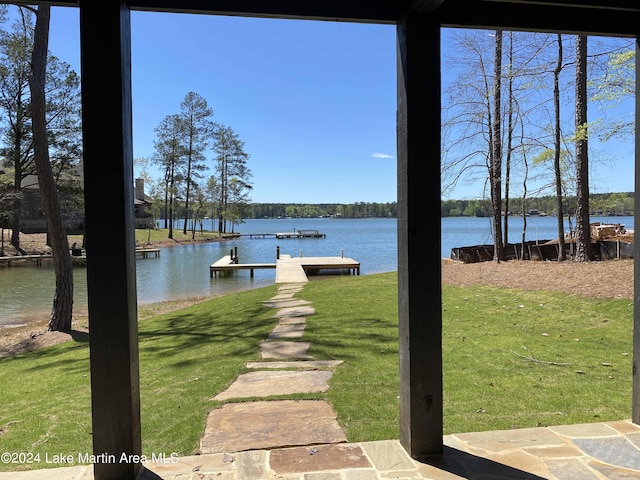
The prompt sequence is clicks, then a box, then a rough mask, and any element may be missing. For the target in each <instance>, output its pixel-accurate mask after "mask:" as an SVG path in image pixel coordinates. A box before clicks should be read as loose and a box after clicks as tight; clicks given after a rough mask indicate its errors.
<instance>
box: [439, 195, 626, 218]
mask: <svg viewBox="0 0 640 480" xmlns="http://www.w3.org/2000/svg"><path fill="white" fill-rule="evenodd" d="M556 201H557V199H556V197H555V196H552V195H547V196H543V197H538V198H535V197H531V198H527V199H526V202H525V203H524V205H525V207H524V208H523V207H522V205H523V202H522V198H514V199H511V203H510V205H511V208H510V209H509V213H510V214H511V215H522V214H542V215H544V214H548V215H556V214H557V211H558V209H557V206H556ZM633 202H634V193H633V192H618V193H592V194H591V195H590V196H589V206H590V211H591V214H592V215H600V216H619V215H633V211H634V207H633ZM577 205H578V202H577V198H576V197H575V196H571V197H565V198H564V202H563V214H564V215H570V216H575V214H576V209H577ZM440 212H441V216H442V217H462V216H464V217H490V216H491V214H492V210H491V200H490V199H488V198H487V199H480V200H445V201H443V202H442V203H441V204H440Z"/></svg>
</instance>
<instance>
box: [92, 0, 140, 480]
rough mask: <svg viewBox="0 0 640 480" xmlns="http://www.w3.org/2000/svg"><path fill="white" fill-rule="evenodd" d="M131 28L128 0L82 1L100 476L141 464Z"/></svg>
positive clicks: (122, 474) (128, 473) (132, 473)
mask: <svg viewBox="0 0 640 480" xmlns="http://www.w3.org/2000/svg"><path fill="white" fill-rule="evenodd" d="M130 29H131V26H130V12H129V9H128V7H127V3H126V2H125V1H123V0H120V1H117V0H116V1H108V2H96V1H94V0H82V1H81V2H80V41H81V62H82V63H81V70H82V107H83V117H82V121H83V131H84V179H85V185H84V187H85V209H86V210H85V212H86V220H85V224H86V227H85V228H86V243H87V246H86V249H87V291H88V306H89V330H90V337H89V338H90V340H89V346H90V358H91V403H92V415H93V451H94V454H95V455H99V456H100V457H98V458H101V459H104V461H100V462H96V463H95V464H94V478H95V479H96V480H105V479H119V480H124V479H131V480H133V479H135V477H136V475H137V473H138V471H139V469H140V462H139V460H137V461H136V459H135V458H132V456H135V455H140V453H141V435H140V392H139V371H138V325H137V307H136V270H135V267H136V266H135V230H134V213H133V212H134V206H133V205H134V198H133V148H132V128H131V127H132V118H131V117H132V114H131V46H130V44H131V31H130ZM123 456H124V457H123Z"/></svg>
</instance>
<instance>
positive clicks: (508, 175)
mask: <svg viewBox="0 0 640 480" xmlns="http://www.w3.org/2000/svg"><path fill="white" fill-rule="evenodd" d="M508 80H509V83H508V85H509V88H508V91H509V92H508V94H509V97H508V102H509V103H508V105H509V106H508V112H507V154H506V156H505V165H504V226H503V232H502V234H503V235H504V241H503V247H505V246H506V245H508V244H509V187H510V181H511V148H512V145H513V109H514V101H513V100H514V99H513V32H509V77H508Z"/></svg>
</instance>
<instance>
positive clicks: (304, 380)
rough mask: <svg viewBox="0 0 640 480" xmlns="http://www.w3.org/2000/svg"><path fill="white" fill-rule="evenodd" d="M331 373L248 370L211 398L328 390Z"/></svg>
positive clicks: (319, 371)
mask: <svg viewBox="0 0 640 480" xmlns="http://www.w3.org/2000/svg"><path fill="white" fill-rule="evenodd" d="M332 375H333V372H331V371H330V370H303V371H301V372H296V371H291V370H280V371H267V372H261V371H255V372H249V373H245V374H243V375H240V376H239V377H238V379H237V380H236V381H235V382H234V383H233V384H232V385H231V386H230V387H229V388H228V389H226V390H225V391H224V392H222V393H220V394H218V395H216V396H215V397H213V399H214V400H229V399H231V398H250V397H255V396H260V397H271V396H274V395H288V394H292V393H305V392H326V391H327V390H329V383H328V382H329V379H330V378H331V376H332ZM256 394H259V395H256Z"/></svg>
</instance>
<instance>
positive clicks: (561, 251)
mask: <svg viewBox="0 0 640 480" xmlns="http://www.w3.org/2000/svg"><path fill="white" fill-rule="evenodd" d="M561 71H562V35H561V34H558V63H557V64H556V68H555V70H554V71H553V105H554V110H555V122H556V125H555V141H554V144H555V145H554V148H555V152H554V157H553V170H554V173H555V180H556V211H557V214H556V217H557V219H558V261H559V262H562V261H564V260H566V259H567V256H566V251H565V243H564V211H563V208H562V197H563V196H562V171H561V169H560V148H561V146H562V145H561V143H560V72H561Z"/></svg>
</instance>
